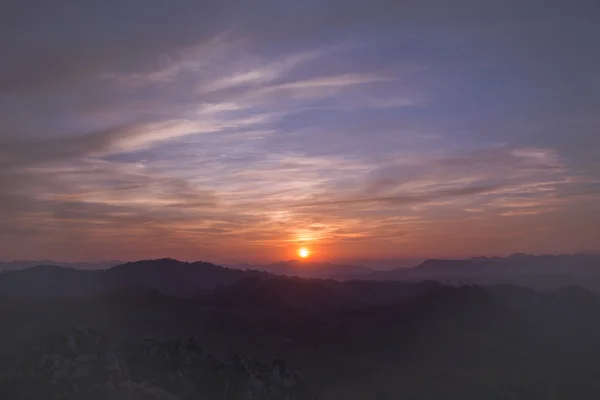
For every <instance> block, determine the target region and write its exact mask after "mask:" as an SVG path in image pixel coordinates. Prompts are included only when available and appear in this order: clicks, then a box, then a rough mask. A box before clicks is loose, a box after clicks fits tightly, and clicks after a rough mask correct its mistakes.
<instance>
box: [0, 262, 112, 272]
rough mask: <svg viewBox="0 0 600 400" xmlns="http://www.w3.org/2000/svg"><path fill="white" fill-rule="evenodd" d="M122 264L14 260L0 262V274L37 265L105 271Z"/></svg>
mask: <svg viewBox="0 0 600 400" xmlns="http://www.w3.org/2000/svg"><path fill="white" fill-rule="evenodd" d="M119 264H123V262H122V261H114V260H111V261H99V262H62V261H54V260H37V261H35V260H16V261H0V272H2V271H15V270H20V269H26V268H31V267H35V266H38V265H52V266H57V267H65V268H74V269H106V268H110V267H114V266H115V265H119Z"/></svg>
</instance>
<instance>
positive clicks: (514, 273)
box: [364, 254, 600, 290]
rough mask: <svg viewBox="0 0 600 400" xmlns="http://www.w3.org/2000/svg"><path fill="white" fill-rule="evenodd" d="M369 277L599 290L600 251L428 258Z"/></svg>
mask: <svg viewBox="0 0 600 400" xmlns="http://www.w3.org/2000/svg"><path fill="white" fill-rule="evenodd" d="M364 278H365V279H370V280H400V281H418V280H425V279H434V280H439V281H441V282H445V283H451V284H466V283H472V284H501V283H508V284H518V285H523V286H530V287H535V288H547V289H549V288H559V287H565V286H581V287H585V288H588V289H592V290H600V255H597V254H566V255H543V256H533V255H527V254H513V255H511V256H509V257H475V258H470V259H465V260H434V259H430V260H426V261H424V262H423V263H421V264H419V265H417V266H416V267H413V268H398V269H394V270H391V271H378V272H374V273H371V274H369V275H367V276H365V277H364Z"/></svg>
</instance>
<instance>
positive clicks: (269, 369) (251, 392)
mask: <svg viewBox="0 0 600 400" xmlns="http://www.w3.org/2000/svg"><path fill="white" fill-rule="evenodd" d="M1 394H2V398H3V399H4V398H7V399H8V398H14V399H23V400H25V399H27V400H29V399H31V400H34V399H36V400H37V399H66V400H69V399H91V400H101V399H102V400H104V399H106V400H108V399H110V400H115V399H117V400H121V399H122V400H146V399H148V400H150V399H152V400H159V399H160V400H177V399H208V400H210V399H215V400H216V399H219V400H309V399H314V397H313V396H312V395H311V393H310V392H309V390H308V389H307V388H306V386H305V384H304V383H303V382H302V380H301V379H300V377H299V376H298V374H297V373H296V372H295V371H293V370H291V369H290V368H289V367H288V366H287V365H286V363H285V362H284V361H281V360H277V361H274V362H273V363H271V364H262V363H259V362H257V361H255V360H252V359H248V358H244V357H241V356H239V355H234V356H232V357H229V358H226V359H220V358H218V357H215V356H213V355H211V354H208V353H206V352H204V351H203V350H202V348H201V347H200V346H199V344H198V343H197V341H196V340H194V339H191V340H188V341H171V342H160V343H159V342H155V341H151V340H148V341H145V342H144V343H141V344H121V345H112V344H110V343H109V342H108V340H107V339H106V337H104V336H103V335H101V334H100V333H98V332H96V331H94V330H92V329H89V328H80V329H75V330H72V331H70V332H68V333H67V334H58V335H49V336H45V337H43V338H42V339H41V340H40V341H39V344H38V346H37V348H36V349H35V350H34V351H33V352H32V354H31V357H30V358H29V359H28V361H27V362H26V363H25V365H24V366H23V370H22V372H21V375H20V376H18V377H16V378H15V379H13V380H11V381H7V382H5V383H4V385H3V393H1Z"/></svg>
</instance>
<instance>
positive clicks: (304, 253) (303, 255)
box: [298, 247, 310, 258]
mask: <svg viewBox="0 0 600 400" xmlns="http://www.w3.org/2000/svg"><path fill="white" fill-rule="evenodd" d="M298 255H299V256H300V258H307V257H308V256H310V251H309V250H308V249H307V248H306V247H303V248H301V249H300V250H298Z"/></svg>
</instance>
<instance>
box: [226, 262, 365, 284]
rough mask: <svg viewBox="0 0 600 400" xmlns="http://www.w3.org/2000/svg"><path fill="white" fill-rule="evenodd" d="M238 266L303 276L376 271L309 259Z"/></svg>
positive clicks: (346, 275) (350, 276)
mask: <svg viewBox="0 0 600 400" xmlns="http://www.w3.org/2000/svg"><path fill="white" fill-rule="evenodd" d="M237 268H243V269H251V270H258V271H266V272H270V273H272V274H276V275H284V276H297V277H301V278H331V279H354V278H358V277H360V276H362V275H366V274H369V273H372V272H374V270H373V269H371V268H367V267H363V266H360V265H344V264H331V263H328V262H316V261H309V260H290V261H281V262H277V263H273V264H266V265H247V264H244V265H242V266H237Z"/></svg>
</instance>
